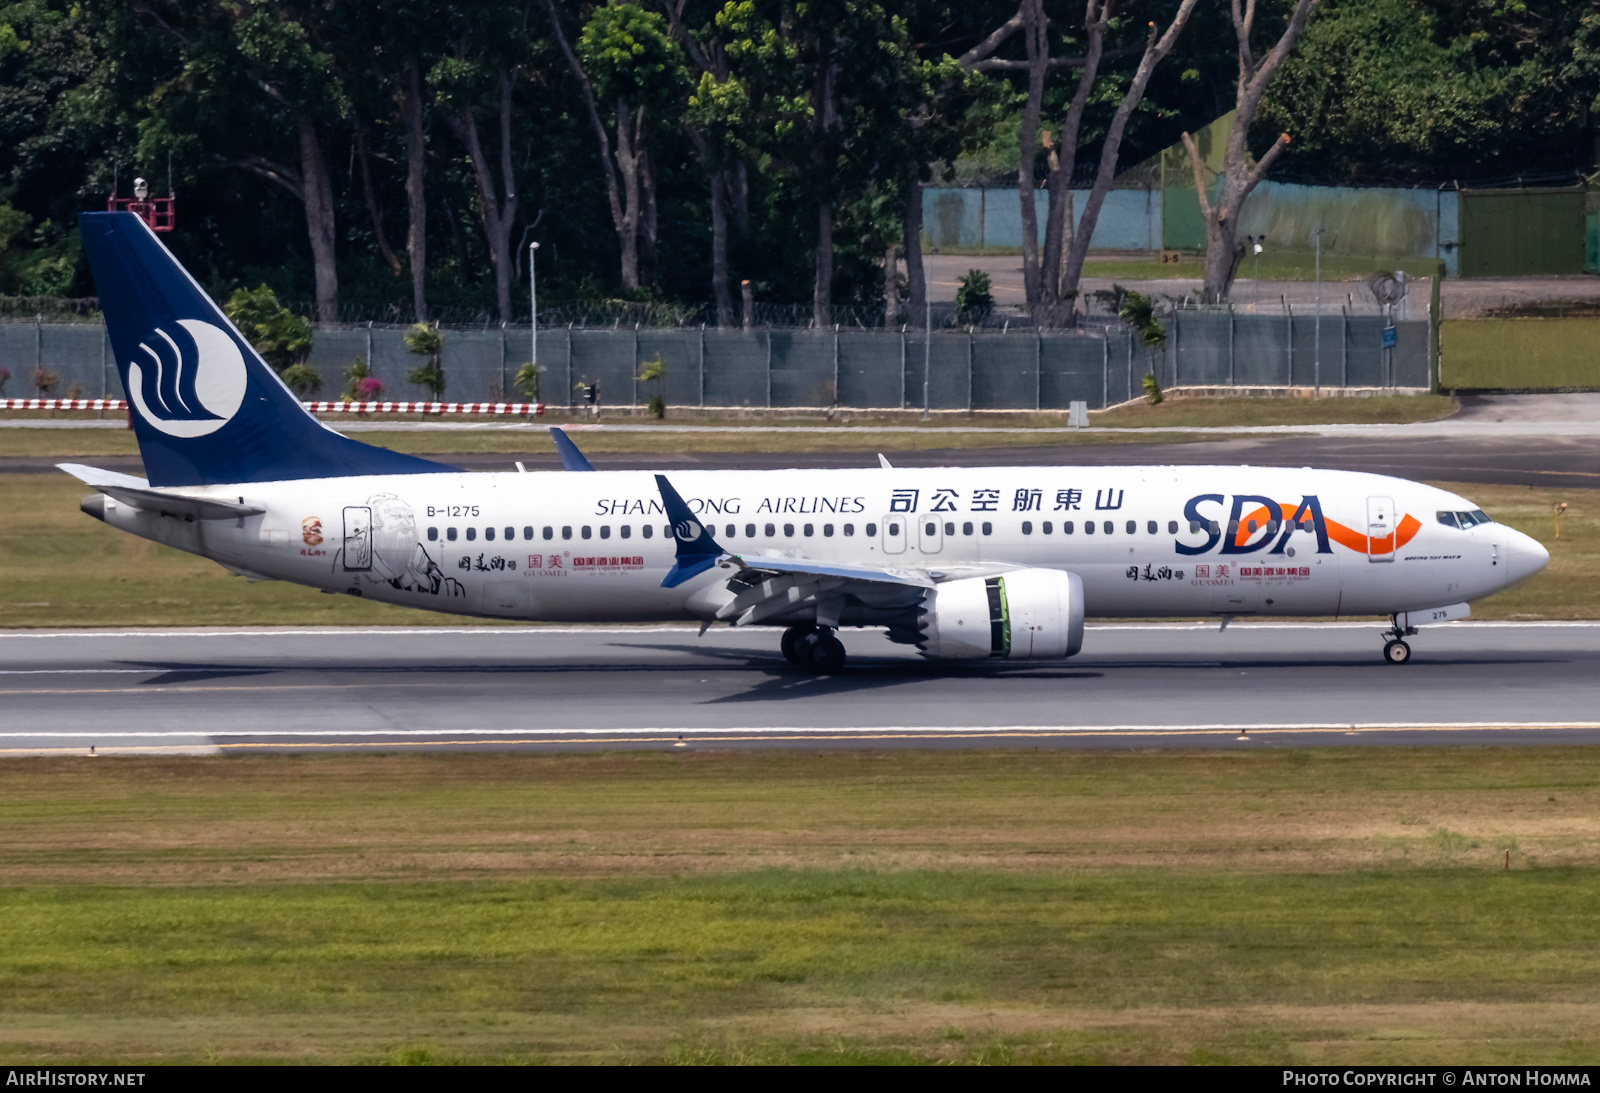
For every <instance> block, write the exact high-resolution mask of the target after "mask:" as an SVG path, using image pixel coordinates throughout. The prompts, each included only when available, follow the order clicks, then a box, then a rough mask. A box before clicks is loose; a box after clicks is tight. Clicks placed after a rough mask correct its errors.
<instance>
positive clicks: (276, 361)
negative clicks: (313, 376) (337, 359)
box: [222, 285, 311, 386]
mask: <svg viewBox="0 0 1600 1093" xmlns="http://www.w3.org/2000/svg"><path fill="white" fill-rule="evenodd" d="M222 310H223V311H224V312H225V313H226V314H227V316H228V318H230V319H232V320H233V325H235V326H237V327H238V328H239V331H240V333H242V334H243V335H244V336H245V338H246V339H248V340H249V342H250V344H251V345H252V346H254V347H255V351H256V352H257V353H260V354H261V359H262V360H264V361H266V362H267V363H268V364H269V365H271V366H272V368H273V370H274V371H276V372H278V373H279V374H280V375H281V374H282V373H283V371H284V370H285V369H287V368H291V367H293V366H294V365H297V364H304V363H305V359H306V357H307V356H308V355H309V354H310V352H311V323H310V322H309V321H307V320H306V319H303V318H301V317H300V316H299V315H296V314H295V313H294V312H292V311H290V310H289V309H288V308H286V307H284V306H283V305H282V304H280V303H279V302H278V296H277V294H276V293H275V292H273V291H272V290H271V289H270V288H268V287H267V286H266V285H260V286H257V287H256V288H255V290H253V291H251V290H247V289H242V288H241V289H235V290H234V293H233V295H232V296H230V297H228V302H227V303H226V304H224V305H223V306H222ZM291 386H292V385H291Z"/></svg>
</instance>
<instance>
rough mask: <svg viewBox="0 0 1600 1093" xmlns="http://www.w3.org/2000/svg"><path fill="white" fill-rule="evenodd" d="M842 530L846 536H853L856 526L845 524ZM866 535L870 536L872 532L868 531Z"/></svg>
mask: <svg viewBox="0 0 1600 1093" xmlns="http://www.w3.org/2000/svg"><path fill="white" fill-rule="evenodd" d="M843 530H844V533H845V534H846V535H854V534H855V533H856V526H855V525H854V524H846V525H845V526H844V529H843ZM867 534H868V535H871V534H872V532H870V531H869V532H867Z"/></svg>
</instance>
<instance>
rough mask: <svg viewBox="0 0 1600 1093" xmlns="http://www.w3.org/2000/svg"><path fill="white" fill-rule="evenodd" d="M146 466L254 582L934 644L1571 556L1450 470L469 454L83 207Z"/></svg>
mask: <svg viewBox="0 0 1600 1093" xmlns="http://www.w3.org/2000/svg"><path fill="white" fill-rule="evenodd" d="M79 223H80V226H81V228H82V232H83V238H84V242H85V246H86V248H87V250H88V254H89V258H90V263H91V266H92V267H93V270H94V275H95V282H96V285H97V287H98V288H99V290H100V299H101V303H102V307H103V309H104V312H105V316H106V323H107V326H108V329H109V332H110V337H111V342H112V346H113V349H114V351H115V352H116V355H117V362H118V366H119V368H120V369H121V372H122V377H123V382H124V384H125V386H126V387H127V390H128V394H129V400H130V402H131V403H132V405H133V406H134V414H133V425H134V431H135V434H136V435H137V437H138V441H139V446H140V452H141V455H142V456H143V459H144V463H145V468H146V471H147V473H148V475H149V478H148V480H147V479H142V478H135V477H132V476H129V475H122V474H117V473H114V472H110V471H103V470H97V469H95V468H92V467H85V466H80V465H76V464H63V469H64V470H66V471H68V472H69V473H71V474H73V475H76V476H77V477H78V478H80V479H81V480H83V481H84V482H86V483H88V484H89V485H90V486H92V487H94V488H95V489H96V490H97V491H98V492H97V493H96V494H94V495H92V496H90V497H87V498H85V499H84V501H83V510H84V511H85V512H87V513H89V514H90V515H92V516H95V517H97V518H98V519H101V520H104V521H105V522H106V523H108V524H110V525H112V526H113V527H116V528H120V529H122V530H125V531H128V532H131V533H133V534H135V535H139V536H141V537H143V538H146V539H152V540H154V541H156V542H159V543H164V544H166V545H168V546H173V547H176V548H178V549H180V550H185V551H188V552H190V553H193V554H198V555H201V556H202V557H206V558H211V559H214V560H215V561H217V562H218V563H220V564H221V565H222V566H224V567H225V568H227V569H229V570H230V571H232V572H234V573H237V574H240V575H242V576H245V577H248V578H251V579H256V580H285V581H293V582H295V583H297V584H303V585H308V586H310V587H313V588H320V589H322V590H323V591H326V592H335V593H345V594H349V595H352V596H361V597H365V598H368V599H374V600H379V601H382V602H384V603H392V604H400V605H403V606H407V607H419V608H424V609H427V610H432V611H445V612H451V613H455V614H462V615H477V616H485V617H495V618H514V619H530V620H552V621H553V620H561V621H601V620H608V621H638V622H644V621H657V620H673V619H678V620H682V619H689V620H698V621H699V622H700V623H701V624H702V632H704V628H705V627H707V626H710V625H713V624H716V623H725V624H728V625H732V626H758V625H759V626H769V627H779V628H782V629H783V638H782V649H783V652H784V655H785V656H787V657H788V658H789V659H790V660H791V661H793V662H794V663H796V664H798V665H801V666H803V667H805V668H808V669H810V670H812V671H816V672H823V673H827V672H834V671H837V670H838V669H839V668H840V667H841V666H842V665H843V663H844V660H845V650H844V646H843V644H842V643H841V642H840V641H839V639H838V637H837V634H836V632H837V631H838V630H839V629H841V628H844V627H878V628H883V629H885V630H887V632H888V635H889V637H890V638H891V640H893V641H897V642H902V643H905V644H908V645H914V646H916V647H917V648H918V649H919V650H920V651H921V652H922V654H923V655H924V656H927V657H933V658H948V659H974V658H991V657H997V658H1008V659H1011V660H1030V659H1041V658H1044V659H1049V658H1061V657H1068V656H1071V655H1073V654H1074V653H1076V652H1078V650H1079V648H1080V647H1081V646H1082V643H1083V623H1084V619H1085V617H1086V616H1099V617H1107V616H1110V617H1152V616H1175V615H1176V616H1195V615H1199V616H1214V617H1218V618H1220V619H1221V621H1222V624H1223V625H1226V624H1227V621H1228V620H1229V619H1231V618H1234V617H1237V616H1318V617H1329V616H1351V615H1357V616H1372V615H1388V616H1391V620H1392V621H1391V625H1390V627H1389V628H1388V629H1387V630H1386V631H1384V636H1385V637H1386V638H1387V643H1386V645H1385V656H1386V657H1387V658H1388V660H1389V661H1391V662H1392V663H1396V664H1401V663H1405V662H1406V661H1408V660H1409V659H1410V647H1409V646H1408V645H1407V644H1406V642H1405V640H1404V639H1405V638H1406V637H1408V636H1410V635H1412V634H1414V633H1415V632H1416V627H1417V626H1419V625H1422V624H1425V623H1431V622H1446V621H1450V620H1453V619H1461V618H1465V617H1467V615H1468V613H1469V608H1468V601H1470V600H1473V599H1476V598H1479V597H1482V596H1487V595H1490V594H1491V593H1494V592H1498V591H1499V590H1500V589H1502V588H1505V587H1506V586H1507V585H1509V584H1511V583H1512V582H1514V581H1518V580H1521V579H1523V578H1525V577H1528V576H1530V575H1532V574H1534V573H1536V572H1538V571H1539V570H1540V569H1542V568H1543V567H1544V565H1545V564H1546V563H1547V562H1548V561H1549V555H1548V553H1546V551H1545V549H1544V548H1543V547H1542V546H1540V545H1539V543H1537V542H1536V541H1535V540H1533V539H1531V538H1529V537H1528V536H1526V535H1523V534H1521V533H1520V532H1517V531H1513V530H1512V529H1510V528H1508V527H1505V526H1504V525H1501V524H1497V523H1495V522H1494V521H1493V520H1492V519H1490V518H1489V517H1488V516H1486V515H1484V513H1483V512H1482V510H1480V509H1479V508H1478V507H1477V506H1476V505H1474V504H1473V503H1472V502H1471V501H1469V500H1467V499H1466V498H1463V497H1459V496H1457V495H1455V494H1453V493H1447V492H1445V491H1444V490H1439V489H1435V488H1433V487H1431V486H1425V485H1420V484H1418V483H1415V482H1408V481H1405V480H1404V479H1398V478H1389V477H1385V476H1382V475H1374V474H1357V473H1351V472H1345V471H1325V470H1311V469H1300V470H1285V469H1275V468H1263V467H1044V468H1041V467H1010V468H1004V467H999V468H982V469H970V468H942V469H938V470H923V469H917V470H911V469H896V468H892V467H890V466H889V465H888V462H887V461H886V460H883V461H882V465H881V466H880V467H877V468H872V469H861V470H793V471H686V472H674V473H673V474H672V476H671V480H670V481H669V480H668V477H667V476H666V475H661V474H650V473H645V472H633V471H595V470H593V469H592V468H591V467H590V466H589V464H588V462H587V461H586V460H585V459H584V458H583V456H582V455H581V454H579V452H578V451H577V449H576V448H575V447H573V446H572V444H571V443H570V442H569V441H568V440H567V439H566V437H565V436H563V435H562V434H561V433H560V431H559V430H553V431H552V432H553V433H554V435H555V439H556V443H557V447H558V448H559V449H560V451H561V453H562V458H563V463H564V466H565V467H566V470H565V472H563V473H544V474H521V473H504V474H496V473H463V472H460V471H456V470H454V469H452V468H450V467H447V466H444V465H442V464H437V463H432V462H429V461H427V460H422V459H417V458H415V457H411V456H405V455H401V454H399V453H396V452H392V451H388V450H386V449H382V448H375V447H372V446H370V445H365V444H360V443H358V442H356V441H353V440H351V439H349V438H347V437H344V436H341V435H340V434H338V433H335V432H333V431H332V430H331V429H328V428H327V427H325V426H324V425H322V424H321V423H320V422H318V421H316V420H315V419H314V418H312V417H311V416H310V415H309V414H307V413H306V412H305V411H304V410H303V409H302V408H301V406H300V404H299V402H298V401H297V400H296V399H295V397H294V395H293V394H291V393H290V392H289V390H288V389H287V388H286V387H284V385H283V384H282V382H281V381H280V380H279V379H278V377H277V375H276V374H275V373H274V372H273V371H272V370H271V369H270V368H269V367H268V366H267V365H266V364H265V363H263V362H262V361H261V359H260V358H259V357H258V356H257V355H256V354H255V352H254V351H253V350H252V349H251V348H250V346H249V343H248V342H246V341H245V339H244V338H243V336H242V335H240V333H239V332H238V331H237V330H236V329H234V327H233V325H232V324H231V323H229V322H228V320H227V319H226V318H225V317H224V316H223V315H222V313H221V311H220V310H219V309H218V308H217V307H216V305H215V304H214V303H213V302H212V301H211V300H210V298H209V297H207V296H206V294H205V293H204V292H203V291H202V290H201V289H200V287H199V286H198V285H197V284H195V283H194V281H193V280H192V279H191V278H190V277H189V276H188V274H187V273H186V272H185V271H184V270H183V269H182V267H181V266H179V264H178V263H177V261H176V260H175V259H173V257H172V256H171V254H169V253H168V252H167V250H166V249H165V247H163V246H162V244H161V243H160V241H159V240H158V239H157V238H156V237H155V235H154V234H152V233H151V232H150V231H149V229H148V228H146V227H145V225H144V223H143V221H142V220H140V219H139V218H138V217H136V216H133V215H131V214H127V213H86V214H84V215H82V216H81V217H80V218H79Z"/></svg>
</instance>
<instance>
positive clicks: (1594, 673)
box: [0, 622, 1600, 757]
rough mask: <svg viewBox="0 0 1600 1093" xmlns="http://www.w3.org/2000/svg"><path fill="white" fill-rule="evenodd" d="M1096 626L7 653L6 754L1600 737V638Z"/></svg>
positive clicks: (108, 646)
mask: <svg viewBox="0 0 1600 1093" xmlns="http://www.w3.org/2000/svg"><path fill="white" fill-rule="evenodd" d="M1379 629H1380V627H1379V624H1377V623H1371V622H1368V623H1363V622H1342V623H1289V622H1285V623H1269V622H1256V623H1242V624H1235V625H1233V626H1230V627H1229V628H1228V629H1227V630H1226V631H1222V630H1219V628H1218V626H1217V624H1216V623H1208V624H1203V625H1198V624H1108V625H1091V627H1090V628H1089V631H1088V634H1087V636H1086V639H1085V643H1084V652H1083V653H1082V654H1080V655H1079V656H1077V657H1075V658H1073V659H1071V660H1069V661H1058V662H1045V663H1040V664H1027V663H1016V664H1013V663H1006V662H993V661H985V662H979V663H955V664H951V663H945V664H936V663H931V662H928V661H924V660H922V659H921V658H920V657H918V656H917V655H916V653H915V651H914V650H910V649H907V648H905V647H903V646H896V645H892V644H890V643H889V642H888V641H887V640H885V639H884V638H883V637H882V636H881V634H878V633H876V632H869V631H846V632H844V633H842V634H841V637H842V638H843V639H844V641H845V645H846V647H847V648H848V649H849V651H850V654H851V660H850V663H849V664H848V665H847V666H846V668H845V670H844V671H842V672H841V673H839V674H838V675H836V676H831V677H823V678H816V677H812V676H810V675H808V674H806V673H804V672H801V671H800V670H798V669H795V668H792V667H790V666H789V665H788V664H786V663H785V662H784V661H783V659H782V658H781V656H780V655H779V654H778V652H777V639H778V633H777V631H775V630H752V631H737V632H736V631H731V630H728V629H717V630H713V631H710V632H708V633H707V634H706V635H705V636H704V637H699V636H697V635H696V631H695V628H693V627H680V626H663V627H518V628H511V627H476V628H473V627H462V628H455V629H448V628H439V629H425V628H404V629H399V628H396V629H371V630H336V629H308V630H291V629H260V630H100V631H94V630H91V631H10V632H4V633H0V756H6V757H16V756H23V755H37V754H73V755H85V756H87V755H89V754H90V749H91V748H92V749H94V753H95V754H96V755H106V754H127V753H136V754H218V753H222V754H230V755H249V754H258V753H261V752H264V751H279V752H284V751H287V752H301V753H323V752H329V751H337V750H349V751H362V752H378V751H388V752H394V751H415V750H426V749H449V750H477V749H515V750H525V751H552V750H574V749H593V748H644V749H671V748H675V747H686V748H767V747H782V748H800V749H839V748H883V747H947V748H967V747H996V746H999V747H1033V748H1039V747H1049V748H1134V747H1153V746H1154V747H1211V748H1252V747H1277V746H1304V745H1337V746H1343V745H1374V744H1377V745H1382V744H1428V745H1438V744H1450V745H1485V744H1535V743H1600V720H1596V718H1597V717H1600V623H1472V622H1468V623H1452V624H1447V625H1443V626H1438V627H1431V628H1426V629H1424V630H1423V632H1422V633H1421V634H1419V635H1418V636H1416V637H1415V638H1413V639H1411V644H1412V648H1413V650H1414V657H1413V661H1412V663H1411V664H1409V665H1405V666H1401V667H1396V666H1391V665H1389V664H1386V663H1384V662H1383V661H1382V660H1381V658H1380V655H1379V650H1380V647H1381V639H1380V637H1379Z"/></svg>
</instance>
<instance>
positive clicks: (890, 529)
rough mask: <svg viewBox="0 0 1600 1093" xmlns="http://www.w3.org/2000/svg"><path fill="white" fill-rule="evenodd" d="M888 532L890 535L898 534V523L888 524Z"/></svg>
mask: <svg viewBox="0 0 1600 1093" xmlns="http://www.w3.org/2000/svg"><path fill="white" fill-rule="evenodd" d="M888 533H889V534H890V535H899V534H900V525H899V524H890V525H889V527H888Z"/></svg>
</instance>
